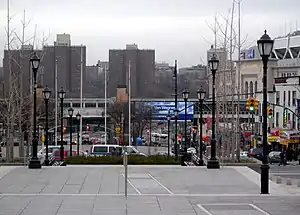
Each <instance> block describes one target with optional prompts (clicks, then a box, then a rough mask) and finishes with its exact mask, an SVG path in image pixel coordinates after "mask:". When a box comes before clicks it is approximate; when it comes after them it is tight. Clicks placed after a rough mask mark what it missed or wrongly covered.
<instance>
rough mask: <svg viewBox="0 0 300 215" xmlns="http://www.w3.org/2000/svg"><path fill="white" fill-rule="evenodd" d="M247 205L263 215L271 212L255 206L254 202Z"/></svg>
mask: <svg viewBox="0 0 300 215" xmlns="http://www.w3.org/2000/svg"><path fill="white" fill-rule="evenodd" d="M249 205H250V206H251V207H253V208H254V209H255V210H257V211H259V212H261V213H262V214H264V215H271V214H269V213H268V212H266V211H264V210H263V209H261V208H259V207H257V206H256V205H255V204H249Z"/></svg>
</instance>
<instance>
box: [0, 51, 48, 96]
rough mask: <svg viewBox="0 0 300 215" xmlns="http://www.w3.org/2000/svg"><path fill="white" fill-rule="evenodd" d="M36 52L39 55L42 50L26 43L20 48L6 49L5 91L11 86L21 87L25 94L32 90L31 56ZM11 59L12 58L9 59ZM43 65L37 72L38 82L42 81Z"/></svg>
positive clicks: (4, 62) (4, 67) (4, 61)
mask: <svg viewBox="0 0 300 215" xmlns="http://www.w3.org/2000/svg"><path fill="white" fill-rule="evenodd" d="M34 52H36V53H37V55H38V56H41V55H42V50H34V49H33V46H31V45H26V46H23V47H21V49H20V50H10V57H9V52H8V51H7V50H4V58H3V84H4V86H3V88H4V92H5V93H7V92H8V91H9V88H10V86H12V85H13V86H17V88H21V89H22V91H23V94H24V95H28V94H29V92H30V82H31V77H32V71H31V65H30V62H29V60H30V58H31V57H32V55H33V53H34ZM9 59H10V60H9ZM9 61H10V65H11V67H10V68H11V72H10V71H9ZM42 71H43V67H42V66H41V67H40V68H39V71H38V74H37V82H38V84H40V82H41V73H42Z"/></svg>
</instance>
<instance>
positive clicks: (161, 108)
mask: <svg viewBox="0 0 300 215" xmlns="http://www.w3.org/2000/svg"><path fill="white" fill-rule="evenodd" d="M148 104H149V105H150V106H152V107H153V108H154V110H155V113H154V118H155V119H158V120H159V119H160V120H165V119H166V118H167V115H168V113H169V110H170V114H171V116H172V118H174V109H175V102H149V103H148ZM177 109H178V111H179V113H178V119H179V120H184V114H185V108H184V102H178V103H177ZM193 116H194V103H193V102H187V119H188V120H191V119H193Z"/></svg>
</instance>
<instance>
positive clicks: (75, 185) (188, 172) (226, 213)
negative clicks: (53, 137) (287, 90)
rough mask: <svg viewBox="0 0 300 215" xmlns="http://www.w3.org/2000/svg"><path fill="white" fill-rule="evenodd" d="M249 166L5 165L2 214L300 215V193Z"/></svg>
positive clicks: (0, 181)
mask: <svg viewBox="0 0 300 215" xmlns="http://www.w3.org/2000/svg"><path fill="white" fill-rule="evenodd" d="M259 179H260V177H259V174H258V173H256V172H255V171H253V170H251V169H249V168H247V167H221V169H219V170H208V169H206V168H205V167H181V166H129V169H128V181H127V182H126V184H127V186H128V197H127V198H125V197H124V190H125V178H124V167H123V166H67V167H43V168H42V169H37V170H32V169H28V168H26V167H6V166H2V167H0V215H2V214H3V215H29V214H30V215H36V214H43V215H70V214H72V215H77V214H78V215H79V214H80V215H85V214H90V215H97V214H103V215H112V214H114V215H119V214H135V215H142V214H143V215H144V214H146V215H147V214H149V215H156V214H164V215H177V214H184V215H185V214H186V215H191V214H198V215H268V214H269V215H282V214H285V215H299V211H300V204H299V202H300V189H299V188H294V189H287V187H286V186H285V185H278V184H275V183H274V182H272V181H270V195H261V194H260V187H259V185H260V181H259Z"/></svg>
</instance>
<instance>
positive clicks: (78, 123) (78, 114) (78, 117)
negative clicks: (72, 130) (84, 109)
mask: <svg viewBox="0 0 300 215" xmlns="http://www.w3.org/2000/svg"><path fill="white" fill-rule="evenodd" d="M80 118H81V115H80V113H79V112H78V113H77V114H76V119H77V156H79V138H80V136H79V132H80Z"/></svg>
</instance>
